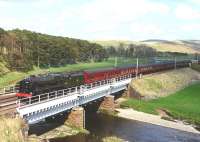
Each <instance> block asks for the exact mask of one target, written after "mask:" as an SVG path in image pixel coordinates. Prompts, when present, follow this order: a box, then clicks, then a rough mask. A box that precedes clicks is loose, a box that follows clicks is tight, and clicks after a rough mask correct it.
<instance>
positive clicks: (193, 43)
mask: <svg viewBox="0 0 200 142" xmlns="http://www.w3.org/2000/svg"><path fill="white" fill-rule="evenodd" d="M91 42H94V43H98V44H100V45H102V46H106V47H108V46H114V47H119V45H120V44H124V45H128V44H135V45H141V44H144V45H147V46H148V47H152V48H154V49H156V50H157V51H161V52H179V53H189V54H191V53H192V54H193V53H196V52H197V53H200V41H198V40H180V41H167V40H145V41H123V40H107V41H101V40H99V41H91Z"/></svg>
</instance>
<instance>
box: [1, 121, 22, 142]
mask: <svg viewBox="0 0 200 142" xmlns="http://www.w3.org/2000/svg"><path fill="white" fill-rule="evenodd" d="M22 127H23V122H22V121H21V120H20V119H12V118H4V117H1V118H0V138H1V140H0V141H1V142H23V141H24V140H23V136H22V133H21V128H22Z"/></svg>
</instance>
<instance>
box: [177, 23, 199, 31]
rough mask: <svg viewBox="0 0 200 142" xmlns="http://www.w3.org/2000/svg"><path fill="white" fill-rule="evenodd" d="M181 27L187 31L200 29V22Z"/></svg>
mask: <svg viewBox="0 0 200 142" xmlns="http://www.w3.org/2000/svg"><path fill="white" fill-rule="evenodd" d="M180 29H181V30H182V31H185V32H194V31H200V24H185V25H182V26H181V27H180Z"/></svg>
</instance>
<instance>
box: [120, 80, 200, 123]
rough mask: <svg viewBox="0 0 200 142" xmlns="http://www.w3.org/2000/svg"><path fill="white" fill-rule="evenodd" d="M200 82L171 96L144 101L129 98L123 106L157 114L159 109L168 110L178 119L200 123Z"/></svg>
mask: <svg viewBox="0 0 200 142" xmlns="http://www.w3.org/2000/svg"><path fill="white" fill-rule="evenodd" d="M199 92H200V82H199V83H196V84H193V85H190V86H188V87H186V88H185V89H183V90H181V91H178V92H176V93H174V94H172V95H170V96H167V97H164V98H158V99H155V100H150V101H144V100H136V99H129V100H127V101H125V102H123V103H122V107H131V108H134V109H136V110H138V111H143V112H146V113H152V114H157V112H156V110H157V109H165V110H168V111H169V113H170V114H171V115H172V116H173V117H174V118H177V119H184V120H187V121H189V122H191V123H196V124H200V109H199V108H200V103H199V102H200V93H199Z"/></svg>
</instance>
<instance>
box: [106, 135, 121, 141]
mask: <svg viewBox="0 0 200 142" xmlns="http://www.w3.org/2000/svg"><path fill="white" fill-rule="evenodd" d="M103 142H123V140H122V139H120V138H118V137H116V136H110V137H105V138H103Z"/></svg>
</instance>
